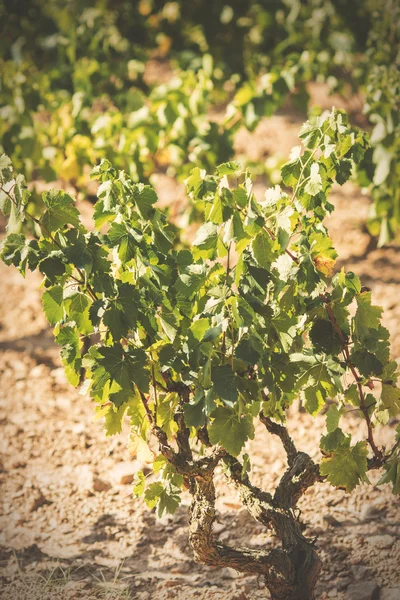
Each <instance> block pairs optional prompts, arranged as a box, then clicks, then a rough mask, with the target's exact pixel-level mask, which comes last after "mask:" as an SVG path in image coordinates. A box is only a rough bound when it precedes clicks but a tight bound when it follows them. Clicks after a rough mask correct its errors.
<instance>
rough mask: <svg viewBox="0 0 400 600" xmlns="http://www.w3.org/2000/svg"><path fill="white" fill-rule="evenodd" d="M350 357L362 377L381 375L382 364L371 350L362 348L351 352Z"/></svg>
mask: <svg viewBox="0 0 400 600" xmlns="http://www.w3.org/2000/svg"><path fill="white" fill-rule="evenodd" d="M350 358H351V361H352V362H353V363H354V364H355V366H356V367H357V369H358V370H359V371H360V373H361V375H364V377H369V376H370V375H378V376H379V375H382V371H383V364H382V363H381V361H380V360H379V359H378V358H377V357H376V356H375V354H372V352H368V350H365V349H364V348H363V349H361V350H356V351H355V352H352V353H351V355H350Z"/></svg>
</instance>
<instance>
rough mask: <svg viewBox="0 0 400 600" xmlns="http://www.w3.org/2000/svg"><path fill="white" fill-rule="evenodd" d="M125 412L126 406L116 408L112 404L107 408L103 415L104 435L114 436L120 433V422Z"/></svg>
mask: <svg viewBox="0 0 400 600" xmlns="http://www.w3.org/2000/svg"><path fill="white" fill-rule="evenodd" d="M125 411H126V405H122V406H120V407H118V408H117V407H116V406H115V405H114V404H110V405H109V406H108V410H107V412H106V414H105V430H106V435H107V436H110V435H116V434H117V433H121V431H122V420H123V418H124V414H125Z"/></svg>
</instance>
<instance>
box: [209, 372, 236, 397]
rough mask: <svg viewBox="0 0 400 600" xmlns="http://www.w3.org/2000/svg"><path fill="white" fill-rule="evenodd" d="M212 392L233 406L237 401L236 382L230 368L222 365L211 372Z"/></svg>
mask: <svg viewBox="0 0 400 600" xmlns="http://www.w3.org/2000/svg"><path fill="white" fill-rule="evenodd" d="M212 382H213V387H214V391H215V393H216V394H217V396H218V397H219V398H221V400H223V401H224V402H225V403H227V404H230V405H233V404H234V403H235V402H236V401H237V399H238V389H237V382H236V377H235V374H234V372H233V371H232V367H231V366H230V365H222V366H219V367H215V368H214V369H213V370H212Z"/></svg>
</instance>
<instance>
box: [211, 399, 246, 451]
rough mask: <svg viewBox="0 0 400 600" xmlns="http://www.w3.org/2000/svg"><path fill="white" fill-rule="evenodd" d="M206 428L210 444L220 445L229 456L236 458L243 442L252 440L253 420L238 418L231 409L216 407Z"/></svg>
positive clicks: (243, 417)
mask: <svg viewBox="0 0 400 600" xmlns="http://www.w3.org/2000/svg"><path fill="white" fill-rule="evenodd" d="M212 416H213V420H212V422H211V425H209V427H208V435H209V438H210V442H211V443H212V444H221V446H223V448H225V450H226V451H227V452H229V454H232V455H233V456H238V455H239V454H240V451H241V450H242V448H243V446H244V444H245V442H246V441H247V440H248V439H253V438H254V426H253V418H252V417H251V416H250V415H243V416H240V415H238V414H237V413H236V411H234V410H233V409H231V408H228V407H223V406H218V407H217V408H216V410H215V411H214V412H213V414H212Z"/></svg>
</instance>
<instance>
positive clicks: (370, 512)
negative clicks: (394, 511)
mask: <svg viewBox="0 0 400 600" xmlns="http://www.w3.org/2000/svg"><path fill="white" fill-rule="evenodd" d="M383 512H384V509H383V508H382V507H381V506H378V505H376V504H366V505H365V506H364V507H363V509H362V511H361V515H360V516H361V519H362V520H363V521H373V520H375V519H379V517H381V516H382V513H383Z"/></svg>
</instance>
